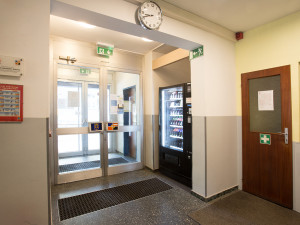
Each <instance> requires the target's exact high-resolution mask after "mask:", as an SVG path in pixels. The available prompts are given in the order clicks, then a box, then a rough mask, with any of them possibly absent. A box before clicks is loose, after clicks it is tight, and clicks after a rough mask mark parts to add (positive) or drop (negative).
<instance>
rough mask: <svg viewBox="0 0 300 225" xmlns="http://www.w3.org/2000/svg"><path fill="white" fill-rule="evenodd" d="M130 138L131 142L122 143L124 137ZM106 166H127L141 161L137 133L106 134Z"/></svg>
mask: <svg viewBox="0 0 300 225" xmlns="http://www.w3.org/2000/svg"><path fill="white" fill-rule="evenodd" d="M129 135H130V136H131V137H132V143H131V142H128V141H127V142H124V137H126V136H129ZM108 140H109V142H110V143H109V144H108V145H109V146H110V148H109V149H108V165H109V166H112V165H117V164H127V163H133V162H140V161H141V155H140V153H141V149H140V148H141V145H140V135H139V132H115V133H112V132H111V133H109V134H108Z"/></svg>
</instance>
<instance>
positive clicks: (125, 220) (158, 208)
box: [52, 169, 207, 225]
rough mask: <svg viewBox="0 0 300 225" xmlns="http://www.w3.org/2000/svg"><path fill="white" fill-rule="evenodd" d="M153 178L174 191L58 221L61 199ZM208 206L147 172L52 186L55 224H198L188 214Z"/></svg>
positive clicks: (170, 181) (187, 190)
mask: <svg viewBox="0 0 300 225" xmlns="http://www.w3.org/2000/svg"><path fill="white" fill-rule="evenodd" d="M153 177H158V178H159V179H161V180H162V181H164V182H166V183H168V184H169V185H171V186H172V187H173V189H171V190H168V191H165V192H161V193H158V194H154V195H151V196H148V197H144V198H141V199H137V200H134V201H131V202H127V203H124V204H120V205H116V206H113V207H109V208H106V209H102V210H99V211H96V212H92V213H88V214H85V215H81V216H78V217H74V218H71V219H67V220H64V221H59V212H58V208H57V200H58V199H59V198H66V197H70V196H74V195H79V194H84V193H88V192H92V191H98V190H103V189H107V188H111V187H115V186H119V185H123V184H128V183H132V182H136V181H140V180H145V179H149V178H153ZM206 205H207V204H206V203H204V202H202V201H201V200H199V199H198V198H196V197H194V196H192V195H191V194H190V193H189V189H188V188H186V187H185V186H183V185H180V184H179V183H177V182H175V181H173V180H171V179H169V178H167V177H165V176H163V175H161V174H160V173H157V172H156V173H153V172H152V171H150V170H147V169H144V170H139V171H134V172H128V173H123V174H118V175H113V176H109V177H101V178H96V179H90V180H86V181H79V182H74V183H69V184H63V185H57V186H54V187H52V221H53V224H54V225H71V224H72V225H77V224H78V225H92V224H97V225H100V224H105V225H110V224H113V225H115V224H130V225H131V224H139V225H144V224H146V225H147V224H172V225H173V224H174V225H175V224H197V223H196V222H194V221H193V220H192V219H190V218H189V217H188V216H187V214H188V213H190V212H192V211H195V210H197V209H200V208H202V207H205V206H206Z"/></svg>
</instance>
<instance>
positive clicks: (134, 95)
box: [107, 71, 141, 126]
mask: <svg viewBox="0 0 300 225" xmlns="http://www.w3.org/2000/svg"><path fill="white" fill-rule="evenodd" d="M107 80H108V87H107V101H108V102H107V107H108V109H107V112H108V117H107V119H108V121H110V122H118V123H119V126H132V125H140V114H139V111H140V100H141V99H140V96H141V95H140V76H139V75H138V74H132V73H124V72H115V71H109V73H108V77H107Z"/></svg>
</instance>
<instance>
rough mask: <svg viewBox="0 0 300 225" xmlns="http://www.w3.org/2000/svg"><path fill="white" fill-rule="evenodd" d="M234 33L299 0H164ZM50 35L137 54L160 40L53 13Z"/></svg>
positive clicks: (296, 6)
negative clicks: (83, 23) (87, 25)
mask: <svg viewBox="0 0 300 225" xmlns="http://www.w3.org/2000/svg"><path fill="white" fill-rule="evenodd" d="M164 1H165V2H168V3H170V4H173V5H175V6H177V7H179V8H182V9H184V10H186V11H189V12H191V13H193V14H196V15H198V16H201V17H203V18H205V19H208V20H210V21H212V22H214V23H216V24H219V25H221V26H223V27H226V28H227V29H229V30H232V31H234V32H237V31H247V30H249V29H252V28H254V27H257V26H259V25H262V24H265V23H268V22H271V21H273V20H276V19H278V18H281V17H283V16H286V15H288V14H291V13H293V12H296V11H298V10H300V0H184V1H183V0H164ZM50 34H51V35H57V36H62V37H65V38H70V39H75V40H79V41H85V42H91V43H95V44H96V42H104V43H109V44H113V45H114V46H115V48H117V49H122V50H125V51H130V52H134V53H138V54H142V55H144V54H146V53H147V52H149V51H151V50H153V49H155V48H157V47H159V46H160V45H161V43H159V42H145V41H143V40H142V39H141V38H139V37H136V36H132V35H128V34H124V33H120V32H117V31H112V30H109V29H105V28H101V27H96V28H93V29H87V28H84V27H81V26H79V25H78V24H77V23H76V22H74V21H73V20H69V19H65V18H61V17H57V16H53V15H51V17H50Z"/></svg>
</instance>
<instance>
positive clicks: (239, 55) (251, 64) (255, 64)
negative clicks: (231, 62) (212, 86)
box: [236, 12, 300, 142]
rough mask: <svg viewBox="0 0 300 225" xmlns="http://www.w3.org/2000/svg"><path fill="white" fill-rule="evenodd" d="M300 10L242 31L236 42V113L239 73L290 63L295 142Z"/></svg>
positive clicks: (239, 92) (297, 132)
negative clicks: (241, 37) (241, 36)
mask: <svg viewBox="0 0 300 225" xmlns="http://www.w3.org/2000/svg"><path fill="white" fill-rule="evenodd" d="M299 62H300V12H297V13H295V14H292V15H289V16H287V17H284V18H282V19H279V20H276V21H274V22H272V23H268V24H266V25H263V26H260V27H258V28H255V29H253V30H250V31H247V32H245V33H244V39H243V40H240V41H238V42H237V43H236V65H237V76H236V79H237V82H236V85H237V87H236V88H237V115H241V111H242V110H241V73H246V72H251V71H256V70H261V69H267V68H272V67H278V66H283V65H291V81H292V82H291V83H292V84H291V88H292V117H293V118H292V120H293V141H294V142H299V141H300V135H299Z"/></svg>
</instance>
